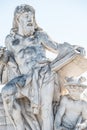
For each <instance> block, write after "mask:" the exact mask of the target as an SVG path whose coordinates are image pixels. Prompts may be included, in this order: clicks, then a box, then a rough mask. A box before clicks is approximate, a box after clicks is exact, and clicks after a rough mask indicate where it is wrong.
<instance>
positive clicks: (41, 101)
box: [0, 5, 87, 130]
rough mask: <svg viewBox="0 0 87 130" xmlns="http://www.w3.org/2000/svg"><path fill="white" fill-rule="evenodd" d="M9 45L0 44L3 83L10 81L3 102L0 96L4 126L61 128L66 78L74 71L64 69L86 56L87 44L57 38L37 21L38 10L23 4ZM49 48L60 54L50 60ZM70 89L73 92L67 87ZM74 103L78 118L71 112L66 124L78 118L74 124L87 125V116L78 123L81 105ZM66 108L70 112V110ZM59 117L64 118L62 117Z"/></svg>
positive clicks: (33, 129)
mask: <svg viewBox="0 0 87 130" xmlns="http://www.w3.org/2000/svg"><path fill="white" fill-rule="evenodd" d="M5 45H6V48H4V47H1V48H0V83H1V84H6V85H5V86H4V87H3V88H2V91H1V95H2V100H3V104H2V100H0V106H1V109H0V115H1V118H0V123H1V125H0V126H1V129H2V130H3V129H5V128H6V129H9V130H10V129H11V130H13V129H15V130H56V129H58V130H59V128H60V125H59V124H58V118H57V117H58V114H57V113H58V108H59V106H60V104H61V95H62V96H63V95H64V92H63V90H64V87H65V86H64V82H63V80H64V78H65V76H67V74H66V73H67V71H68V74H69V72H70V69H69V66H68V67H67V69H65V70H64V71H62V70H63V69H64V67H66V66H67V65H68V64H72V62H73V60H74V59H75V58H76V57H78V56H79V57H80V58H81V57H83V56H84V54H85V51H84V48H82V47H78V46H73V45H70V44H69V43H63V44H58V43H56V42H54V41H53V40H52V39H51V38H50V37H49V35H48V34H47V33H46V32H44V31H43V30H42V29H41V28H40V27H39V26H38V25H37V23H36V20H35V10H34V8H33V7H32V6H30V5H20V6H17V8H16V9H15V12H14V19H13V27H12V29H11V32H10V34H9V35H7V37H6V39H5ZM46 50H49V51H51V52H54V53H56V54H57V57H56V58H55V59H54V60H53V61H50V59H48V58H47V57H46ZM86 62H87V60H86ZM82 64H84V63H82ZM82 64H81V65H82ZM77 68H78V67H77ZM60 69H61V71H62V72H63V73H62V74H63V75H61V76H62V77H61V76H59V74H58V72H59V73H60ZM73 70H74V66H73ZM76 70H77V71H78V69H76ZM76 70H75V71H76ZM85 70H87V67H85V69H84V71H85ZM64 72H66V73H64ZM82 72H83V69H82V71H81V73H82ZM78 75H79V74H78ZM69 76H71V75H69ZM65 89H66V87H65ZM61 90H62V91H61ZM66 91H67V94H69V93H68V90H67V89H66ZM72 100H73V99H72ZM72 100H71V101H70V100H69V101H68V99H67V102H66V103H68V106H67V110H68V109H69V110H70V108H69V107H70V106H69V105H70V104H71V102H72ZM79 100H80V99H79ZM78 102H80V101H78ZM77 104H78V103H77ZM71 105H72V112H71V113H69V114H70V115H73V113H74V115H75V117H76V118H71V116H69V115H68V116H67V117H66V120H68V124H67V126H66V127H68V126H69V124H70V123H73V122H74V124H73V125H72V126H73V128H75V129H77V125H78V130H80V129H83V127H82V125H83V124H81V123H85V126H87V125H86V122H87V120H86V118H84V119H83V120H84V122H79V124H76V122H77V120H78V119H77V118H78V116H79V114H77V113H80V112H79V111H80V110H79V111H78V107H77V108H76V109H75V110H74V109H73V108H74V106H73V105H74V102H73V103H72V104H71ZM3 106H4V109H2V108H3ZM80 106H81V104H80V105H79V107H80ZM84 106H86V105H84ZM63 107H64V104H63ZM85 108H86V107H85ZM61 110H62V106H61ZM64 112H65V114H66V111H64ZM81 112H82V109H81ZM5 113H6V114H5ZM60 114H62V112H60ZM85 115H86V113H85ZM55 117H56V118H55ZM82 118H83V116H82ZM59 119H60V120H61V117H59ZM69 119H71V120H69ZM54 122H56V123H57V125H56V124H55V123H54ZM56 126H57V127H56ZM84 128H85V127H84ZM61 130H62V129H61ZM63 130H65V129H63ZM68 130H70V127H69V129H68Z"/></svg>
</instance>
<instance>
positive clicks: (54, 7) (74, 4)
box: [0, 0, 87, 49]
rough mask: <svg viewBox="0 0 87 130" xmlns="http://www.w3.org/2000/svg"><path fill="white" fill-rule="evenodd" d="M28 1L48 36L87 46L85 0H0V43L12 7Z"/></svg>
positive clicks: (3, 39)
mask: <svg viewBox="0 0 87 130" xmlns="http://www.w3.org/2000/svg"><path fill="white" fill-rule="evenodd" d="M20 4H30V5H31V6H33V7H34V8H35V10H36V21H37V23H38V24H39V26H40V27H42V28H43V30H44V31H46V32H47V33H48V34H49V35H50V37H51V38H52V39H53V40H54V41H56V42H58V43H63V42H69V43H71V44H77V45H81V46H84V47H85V48H86V49H87V36H86V35H87V0H2V1H1V2H0V44H1V45H4V41H5V37H6V35H7V34H9V33H10V29H11V27H12V21H13V13H14V9H15V7H16V6H17V5H20Z"/></svg>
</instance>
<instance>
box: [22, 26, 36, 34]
mask: <svg viewBox="0 0 87 130" xmlns="http://www.w3.org/2000/svg"><path fill="white" fill-rule="evenodd" d="M34 32H35V28H34V26H26V28H25V27H24V29H23V34H24V36H30V35H33V34H34Z"/></svg>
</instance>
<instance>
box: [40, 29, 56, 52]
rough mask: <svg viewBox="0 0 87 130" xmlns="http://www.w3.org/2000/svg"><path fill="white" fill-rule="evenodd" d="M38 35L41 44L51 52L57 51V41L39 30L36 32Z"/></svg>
mask: <svg viewBox="0 0 87 130" xmlns="http://www.w3.org/2000/svg"><path fill="white" fill-rule="evenodd" d="M38 37H39V40H40V42H41V43H42V44H43V46H44V47H45V48H46V49H48V50H49V51H51V52H53V53H56V54H57V53H58V43H56V42H54V41H53V40H52V39H51V38H50V37H49V36H48V35H47V33H45V32H43V31H41V32H39V33H38Z"/></svg>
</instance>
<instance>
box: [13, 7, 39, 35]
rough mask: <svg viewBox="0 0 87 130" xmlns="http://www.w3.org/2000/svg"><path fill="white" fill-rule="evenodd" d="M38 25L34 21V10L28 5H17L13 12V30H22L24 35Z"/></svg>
mask: <svg viewBox="0 0 87 130" xmlns="http://www.w3.org/2000/svg"><path fill="white" fill-rule="evenodd" d="M36 29H38V26H37V24H36V21H35V10H34V8H33V7H32V6H30V5H20V6H17V7H16V9H15V12H14V19H13V31H14V32H15V33H16V32H17V33H18V31H19V30H20V31H22V30H23V31H24V33H25V35H26V34H27V33H29V32H27V31H31V33H33V32H34V31H35V30H36Z"/></svg>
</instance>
